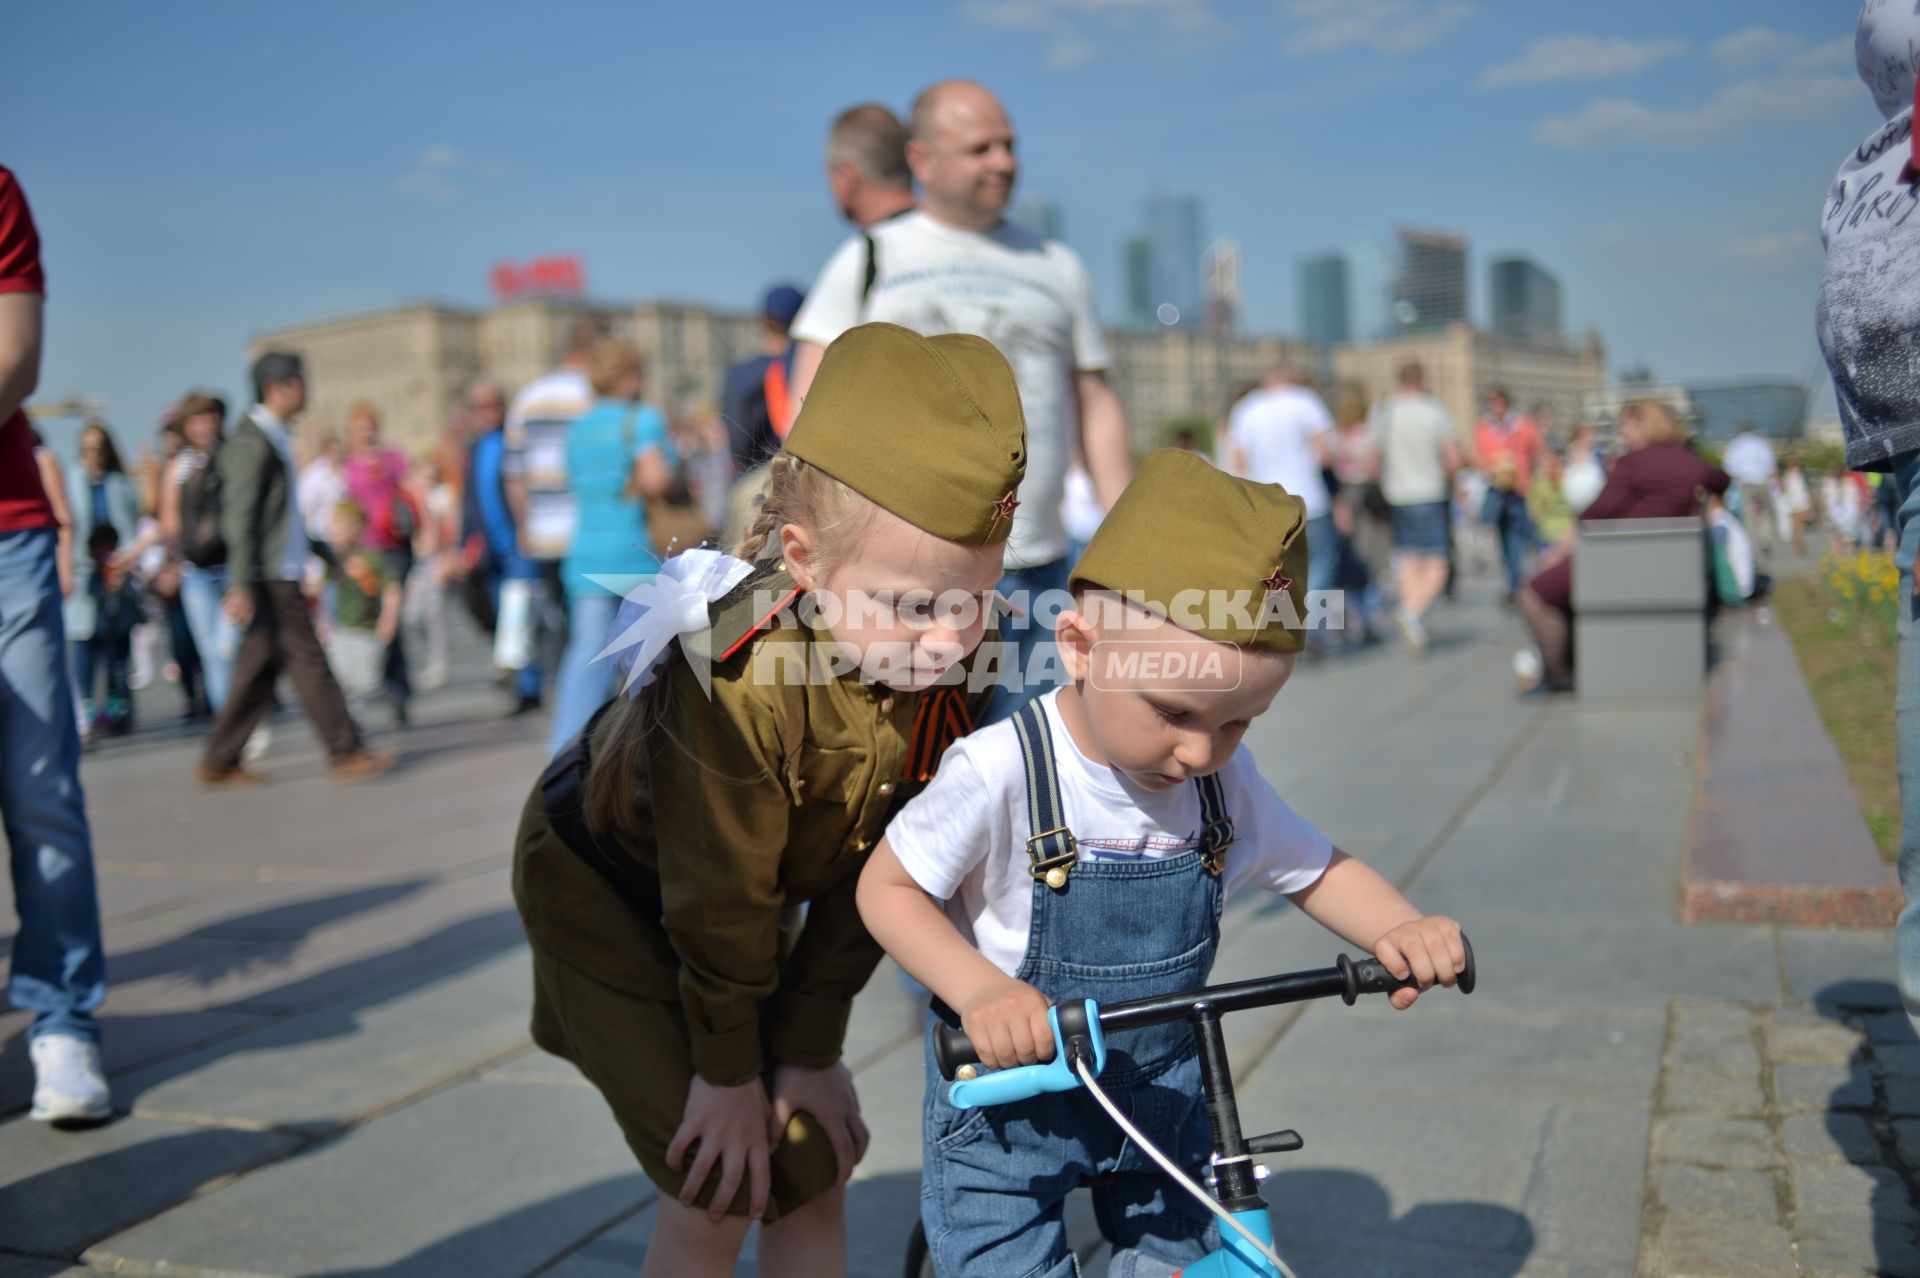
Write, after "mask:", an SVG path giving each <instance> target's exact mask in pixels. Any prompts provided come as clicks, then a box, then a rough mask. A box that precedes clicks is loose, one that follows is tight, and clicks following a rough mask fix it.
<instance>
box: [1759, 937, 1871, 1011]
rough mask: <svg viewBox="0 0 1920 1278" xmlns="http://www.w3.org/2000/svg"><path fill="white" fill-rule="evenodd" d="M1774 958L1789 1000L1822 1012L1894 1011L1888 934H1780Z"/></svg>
mask: <svg viewBox="0 0 1920 1278" xmlns="http://www.w3.org/2000/svg"><path fill="white" fill-rule="evenodd" d="M1780 958H1781V961H1782V962H1783V963H1784V964H1785V966H1786V973H1787V993H1788V994H1789V995H1791V996H1792V997H1793V998H1795V999H1799V1000H1802V1001H1804V1002H1807V1003H1811V1004H1814V1005H1815V1006H1816V1007H1822V1008H1831V1007H1879V1008H1898V1007H1899V1006H1900V991H1899V990H1898V989H1897V988H1896V987H1895V986H1894V984H1893V967H1894V958H1893V933H1892V931H1890V930H1889V931H1878V932H1876V931H1870V930H1866V929H1852V928H1849V929H1846V930H1844V931H1825V930H1815V929H1810V928H1782V929H1781V930H1780Z"/></svg>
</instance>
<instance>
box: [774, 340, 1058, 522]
mask: <svg viewBox="0 0 1920 1278" xmlns="http://www.w3.org/2000/svg"><path fill="white" fill-rule="evenodd" d="M786 451H787V452H789V453H791V454H793V455H794V456H795V457H798V458H799V459H800V460H801V461H803V462H806V463H807V464H808V465H810V466H818V467H819V468H820V469H821V470H823V471H825V472H826V473H827V474H829V475H832V476H833V477H834V478H835V479H837V480H839V481H840V482H841V483H843V484H845V485H846V486H847V487H849V488H851V489H853V490H854V491H855V492H857V493H859V494H860V495H861V496H863V497H865V498H867V499H868V500H870V501H873V502H877V503H878V504H879V505H881V506H884V507H886V508H887V509H888V510H890V511H892V512H893V513H894V514H896V515H898V516H900V518H902V519H904V520H906V521H907V522H908V523H910V524H912V525H913V526H914V527H916V528H921V529H924V530H926V531H927V532H930V533H932V534H933V535H934V536H936V537H942V538H945V539H946V540H948V541H957V542H962V543H965V544H967V545H974V546H990V545H994V544H996V543H999V542H1003V541H1005V540H1006V539H1007V533H1008V531H1009V530H1011V529H1012V527H1013V508H1014V507H1015V506H1017V505H1019V504H1020V503H1019V501H1018V499H1017V497H1016V494H1017V493H1018V492H1019V490H1020V480H1021V478H1022V477H1023V476H1024V475H1025V474H1026V471H1027V419H1026V417H1025V415H1024V414H1023V413H1022V412H1021V411H1020V388H1019V387H1018V386H1016V385H1015V384H1014V380H1013V369H1012V368H1011V367H1010V366H1009V365H1008V364H1007V360H1006V357H1005V356H1004V355H1002V354H1001V353H1000V352H999V351H997V350H995V349H994V348H993V343H991V342H989V341H987V340H986V339H985V338H981V337H971V336H968V335H966V334H964V333H943V334H941V335H940V336H938V337H922V336H921V335H920V334H918V333H915V332H913V331H911V330H910V329H904V328H901V327H900V326H898V325H897V324H862V325H860V326H859V327H858V328H851V329H848V330H847V331H846V332H844V333H842V334H841V335H840V336H839V337H837V338H835V339H834V342H833V345H831V346H829V347H827V353H826V355H825V356H823V357H822V358H821V360H820V371H819V372H818V373H817V374H816V375H815V376H814V379H813V385H812V387H811V388H809V390H808V391H807V398H806V402H805V404H804V405H802V407H801V409H800V416H799V419H798V420H796V421H795V422H794V424H793V429H792V430H791V431H789V432H788V434H787V440H786Z"/></svg>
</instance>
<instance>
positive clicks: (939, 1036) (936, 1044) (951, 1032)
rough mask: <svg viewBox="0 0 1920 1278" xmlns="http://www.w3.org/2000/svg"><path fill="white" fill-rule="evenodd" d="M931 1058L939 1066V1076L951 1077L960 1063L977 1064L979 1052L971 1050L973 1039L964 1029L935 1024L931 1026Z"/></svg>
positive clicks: (957, 1069)
mask: <svg viewBox="0 0 1920 1278" xmlns="http://www.w3.org/2000/svg"><path fill="white" fill-rule="evenodd" d="M933 1059H934V1063H935V1064H937V1065H939V1067H940V1077H942V1078H946V1079H951V1078H952V1077H953V1076H954V1075H955V1074H957V1073H959V1072H960V1067H961V1066H962V1065H977V1064H979V1063H980V1053H978V1052H976V1051H974V1050H973V1040H972V1039H970V1038H968V1037H967V1035H966V1032H965V1031H964V1030H957V1029H948V1028H947V1027H946V1026H944V1025H936V1026H934V1027H933Z"/></svg>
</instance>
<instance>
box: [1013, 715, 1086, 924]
mask: <svg viewBox="0 0 1920 1278" xmlns="http://www.w3.org/2000/svg"><path fill="white" fill-rule="evenodd" d="M1013 730H1014V735H1015V736H1016V737H1017V738H1019V741H1020V757H1021V760H1022V761H1023V762H1024V763H1025V764H1026V767H1027V827H1028V828H1029V829H1031V830H1032V831H1033V834H1032V836H1031V837H1030V838H1028V839H1027V862H1028V864H1027V872H1028V873H1029V874H1031V875H1032V876H1033V877H1034V878H1036V879H1039V880H1041V881H1042V882H1044V883H1045V884H1046V885H1047V886H1048V887H1050V888H1052V889H1053V890H1054V891H1056V892H1060V891H1064V890H1065V889H1066V886H1067V876H1068V875H1069V874H1071V873H1072V872H1073V867H1074V865H1075V864H1076V863H1077V862H1078V861H1079V859H1080V849H1079V847H1078V845H1077V844H1076V843H1075V842H1074V838H1073V832H1072V831H1071V830H1068V829H1067V819H1066V810H1065V807H1064V805H1062V803H1061V801H1060V774H1059V773H1058V772H1057V771H1056V770H1055V768H1054V762H1053V734H1052V732H1051V730H1050V729H1049V728H1048V727H1047V720H1046V711H1045V710H1043V709H1041V707H1040V704H1039V702H1038V701H1029V702H1027V703H1026V704H1025V705H1023V706H1021V707H1020V709H1019V710H1018V711H1016V712H1015V714H1014V716H1013Z"/></svg>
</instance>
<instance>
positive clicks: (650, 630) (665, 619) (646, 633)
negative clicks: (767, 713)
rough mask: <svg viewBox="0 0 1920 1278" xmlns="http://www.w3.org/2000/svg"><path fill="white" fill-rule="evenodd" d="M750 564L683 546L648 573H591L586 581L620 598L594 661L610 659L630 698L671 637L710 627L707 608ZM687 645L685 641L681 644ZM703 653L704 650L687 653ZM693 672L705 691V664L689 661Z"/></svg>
mask: <svg viewBox="0 0 1920 1278" xmlns="http://www.w3.org/2000/svg"><path fill="white" fill-rule="evenodd" d="M752 571H753V565H752V564H750V563H748V562H747V561H746V560H744V559H736V558H734V557H733V556H732V555H729V554H727V553H725V552H724V551H719V550H706V549H696V550H683V551H681V552H680V553H679V554H677V555H675V556H673V558H671V559H668V560H665V561H664V562H662V563H661V565H660V570H659V571H658V572H656V573H652V574H649V575H647V576H641V577H635V576H630V575H629V576H615V575H605V576H596V575H591V574H590V575H589V576H588V578H587V580H589V581H591V582H593V583H594V584H595V585H597V586H601V587H603V588H605V589H606V590H609V591H611V592H612V593H614V594H617V595H619V596H620V611H619V613H618V614H617V615H616V616H615V618H614V622H613V630H612V637H611V638H610V639H608V640H607V646H606V647H604V648H602V649H601V650H600V651H599V652H598V653H597V654H595V656H594V660H595V661H604V660H605V659H607V658H608V657H611V658H613V659H614V662H615V663H616V668H617V669H619V671H620V672H621V676H622V683H621V685H620V690H621V691H622V692H624V693H626V694H627V695H628V696H629V697H631V696H633V695H635V694H636V693H638V692H639V691H640V689H642V688H644V687H646V686H647V685H648V684H650V683H652V682H653V676H654V671H655V670H656V669H658V668H659V665H660V663H661V662H662V661H664V660H665V659H666V656H667V649H668V648H669V647H671V646H672V644H673V641H674V640H675V639H679V638H681V637H683V636H694V635H702V634H704V633H705V632H706V631H707V630H709V629H710V628H711V624H712V623H711V622H710V621H709V619H708V609H709V608H710V607H711V606H712V605H713V604H714V603H716V602H718V601H719V600H720V599H722V598H724V597H725V596H726V594H727V592H728V591H730V590H732V589H733V588H734V587H735V586H737V585H739V584H740V583H741V582H742V581H744V580H746V578H747V575H748V574H749V573H751V572H752ZM682 646H683V647H686V646H687V645H684V644H683V645H682ZM687 655H688V657H689V659H691V658H693V657H694V656H696V655H700V656H706V655H707V654H706V653H705V652H704V650H703V651H702V652H701V653H700V654H695V653H694V652H692V651H691V650H689V651H688V653H687ZM692 665H693V667H694V675H695V676H696V677H697V678H698V679H699V680H700V687H701V689H702V690H703V691H704V690H706V688H707V686H708V682H709V678H710V676H709V673H708V669H707V666H708V662H707V661H705V660H700V661H693V662H692Z"/></svg>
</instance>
